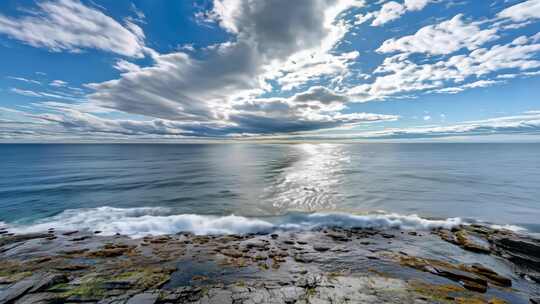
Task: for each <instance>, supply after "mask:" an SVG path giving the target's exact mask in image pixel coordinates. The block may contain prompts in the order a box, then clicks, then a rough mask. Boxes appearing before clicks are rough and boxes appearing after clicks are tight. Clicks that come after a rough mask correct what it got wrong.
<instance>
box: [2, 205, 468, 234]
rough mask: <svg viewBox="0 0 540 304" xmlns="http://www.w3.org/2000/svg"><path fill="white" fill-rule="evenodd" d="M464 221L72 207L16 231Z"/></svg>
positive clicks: (446, 224) (210, 230)
mask: <svg viewBox="0 0 540 304" xmlns="http://www.w3.org/2000/svg"><path fill="white" fill-rule="evenodd" d="M460 224H464V221H463V220H462V219H460V218H449V219H443V220H434V219H425V218H421V217H419V216H418V215H399V214H365V215H354V214H347V213H293V214H288V215H285V216H280V217H264V218H248V217H242V216H236V215H227V216H212V215H198V214H172V213H171V210H169V209H167V208H159V207H148V208H130V209H122V208H113V207H99V208H92V209H70V210H65V211H63V212H62V213H60V214H58V215H56V216H53V217H49V218H45V219H41V220H39V221H36V222H33V223H31V224H21V223H12V224H10V225H8V228H9V230H10V231H12V232H16V233H29V232H41V231H46V230H47V229H49V228H55V229H57V230H90V231H94V230H99V231H101V232H102V234H103V235H114V234H116V233H120V234H123V235H128V236H131V237H142V236H145V235H163V234H174V233H178V232H181V231H189V232H192V233H195V234H201V235H204V234H246V233H266V232H271V231H275V230H309V229H314V228H318V227H343V228H376V229H416V230H422V229H433V228H438V227H441V228H448V229H449V228H452V227H454V226H457V225H460Z"/></svg>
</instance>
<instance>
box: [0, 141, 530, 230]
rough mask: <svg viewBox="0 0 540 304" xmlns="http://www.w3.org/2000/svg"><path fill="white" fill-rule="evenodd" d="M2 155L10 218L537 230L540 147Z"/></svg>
mask: <svg viewBox="0 0 540 304" xmlns="http://www.w3.org/2000/svg"><path fill="white" fill-rule="evenodd" d="M0 160H1V161H0V221H2V222H5V223H7V224H10V223H32V222H35V221H39V220H43V219H45V218H49V217H51V216H55V215H58V214H62V212H64V211H65V210H67V209H70V210H73V209H75V211H71V212H73V213H72V215H70V216H73V214H77V210H79V209H84V210H88V209H90V210H91V209H92V208H97V207H102V206H109V207H115V208H126V209H132V208H138V207H162V208H166V210H168V211H167V212H168V214H200V215H229V214H235V215H242V216H247V217H265V216H276V215H284V214H288V213H291V212H293V213H294V212H298V211H306V212H312V211H340V212H347V213H357V212H373V211H379V210H383V211H386V212H393V213H399V214H406V215H407V214H418V215H420V216H423V217H440V218H449V217H462V218H473V219H478V220H483V221H489V222H492V223H498V224H516V225H521V226H525V227H527V228H528V229H530V230H534V231H538V230H539V228H540V144H449V143H437V144H193V145H187V144H182V145H165V144H162V145H159V144H156V145H148V144H133V145H113V144H103V145H87V144H84V145H83V144H81V145H58V144H51V145H0ZM114 210H116V209H114ZM133 210H144V209H133ZM148 210H154V209H148ZM148 212H150V211H148Z"/></svg>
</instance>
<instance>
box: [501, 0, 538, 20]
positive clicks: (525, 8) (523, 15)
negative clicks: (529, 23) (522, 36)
mask: <svg viewBox="0 0 540 304" xmlns="http://www.w3.org/2000/svg"><path fill="white" fill-rule="evenodd" d="M497 16H498V17H499V18H509V19H511V20H513V21H517V22H519V21H526V20H528V19H537V18H540V0H528V1H524V2H521V3H519V4H516V5H514V6H511V7H509V8H507V9H504V10H503V11H501V12H500V13H499V14H498V15H497Z"/></svg>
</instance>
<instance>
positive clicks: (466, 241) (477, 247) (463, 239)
mask: <svg viewBox="0 0 540 304" xmlns="http://www.w3.org/2000/svg"><path fill="white" fill-rule="evenodd" d="M454 235H455V236H456V241H457V243H458V244H459V245H460V246H461V247H462V248H463V249H465V250H468V251H472V252H476V253H486V254H489V253H490V252H491V250H490V249H489V247H488V246H486V245H484V244H482V243H481V242H480V241H479V239H477V238H475V237H473V236H471V235H470V234H469V233H467V232H466V231H465V230H459V231H458V232H456V233H455V234H454Z"/></svg>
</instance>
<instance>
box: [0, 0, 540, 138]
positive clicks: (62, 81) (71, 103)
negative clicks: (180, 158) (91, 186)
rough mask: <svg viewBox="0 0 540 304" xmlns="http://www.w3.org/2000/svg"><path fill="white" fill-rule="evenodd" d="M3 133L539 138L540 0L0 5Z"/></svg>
mask: <svg viewBox="0 0 540 304" xmlns="http://www.w3.org/2000/svg"><path fill="white" fill-rule="evenodd" d="M0 58H1V59H0V142H84V141H90V142H117V141H118V142H122V141H142V142H155V141H158V142H159V141H164V142H184V141H192V140H359V141H377V140H383V141H384V140H404V141H408V140H420V141H424V140H425V141H441V140H442V141H453V140H458V141H490V140H494V141H540V100H539V98H540V0H491V1H477V0H393V1H388V0H379V1H376V0H295V1H291V0H271V1H270V0H268V1H259V0H256V1H255V0H197V1H195V0H194V1H189V0H185V1H165V0H163V1H153V0H121V1H98V0H3V1H0Z"/></svg>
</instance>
